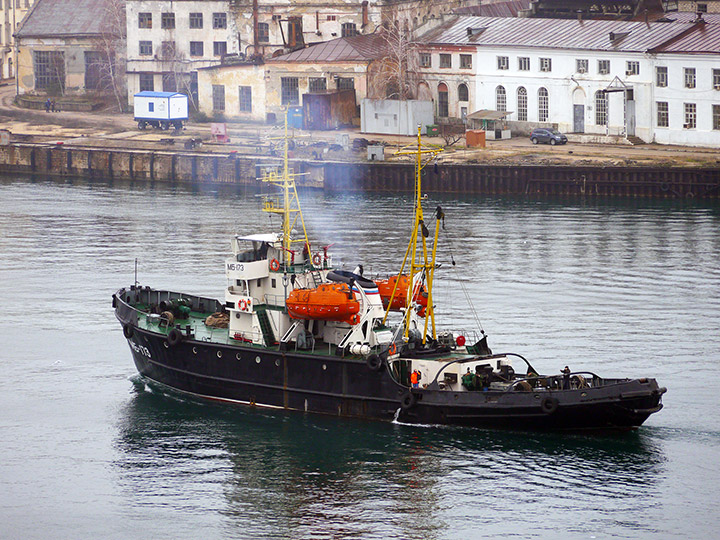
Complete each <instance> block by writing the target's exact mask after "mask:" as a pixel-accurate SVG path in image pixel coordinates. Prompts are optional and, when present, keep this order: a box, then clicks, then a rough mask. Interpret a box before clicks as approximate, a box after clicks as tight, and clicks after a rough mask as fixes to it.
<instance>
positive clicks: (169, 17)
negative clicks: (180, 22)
mask: <svg viewBox="0 0 720 540" xmlns="http://www.w3.org/2000/svg"><path fill="white" fill-rule="evenodd" d="M160 28H165V29H166V30H172V29H173V28H175V13H161V14H160Z"/></svg>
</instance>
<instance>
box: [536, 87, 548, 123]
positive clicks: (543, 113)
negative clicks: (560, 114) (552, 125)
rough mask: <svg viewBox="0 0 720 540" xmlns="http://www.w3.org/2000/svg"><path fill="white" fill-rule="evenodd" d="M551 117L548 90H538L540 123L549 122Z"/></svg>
mask: <svg viewBox="0 0 720 540" xmlns="http://www.w3.org/2000/svg"><path fill="white" fill-rule="evenodd" d="M549 117H550V99H549V97H548V91H547V88H540V90H538V121H540V122H547V119H548V118H549Z"/></svg>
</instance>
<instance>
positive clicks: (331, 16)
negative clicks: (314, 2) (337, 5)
mask: <svg viewBox="0 0 720 540" xmlns="http://www.w3.org/2000/svg"><path fill="white" fill-rule="evenodd" d="M327 20H328V21H337V15H328V16H327Z"/></svg>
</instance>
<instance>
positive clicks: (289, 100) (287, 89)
mask: <svg viewBox="0 0 720 540" xmlns="http://www.w3.org/2000/svg"><path fill="white" fill-rule="evenodd" d="M280 87H281V90H282V95H281V103H282V104H283V105H297V104H298V103H300V99H299V98H298V80H297V77H281V78H280Z"/></svg>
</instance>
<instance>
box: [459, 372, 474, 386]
mask: <svg viewBox="0 0 720 540" xmlns="http://www.w3.org/2000/svg"><path fill="white" fill-rule="evenodd" d="M462 385H463V386H464V387H465V388H467V389H468V390H473V389H474V388H475V375H473V374H472V373H471V372H470V368H467V373H465V375H463V376H462Z"/></svg>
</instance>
